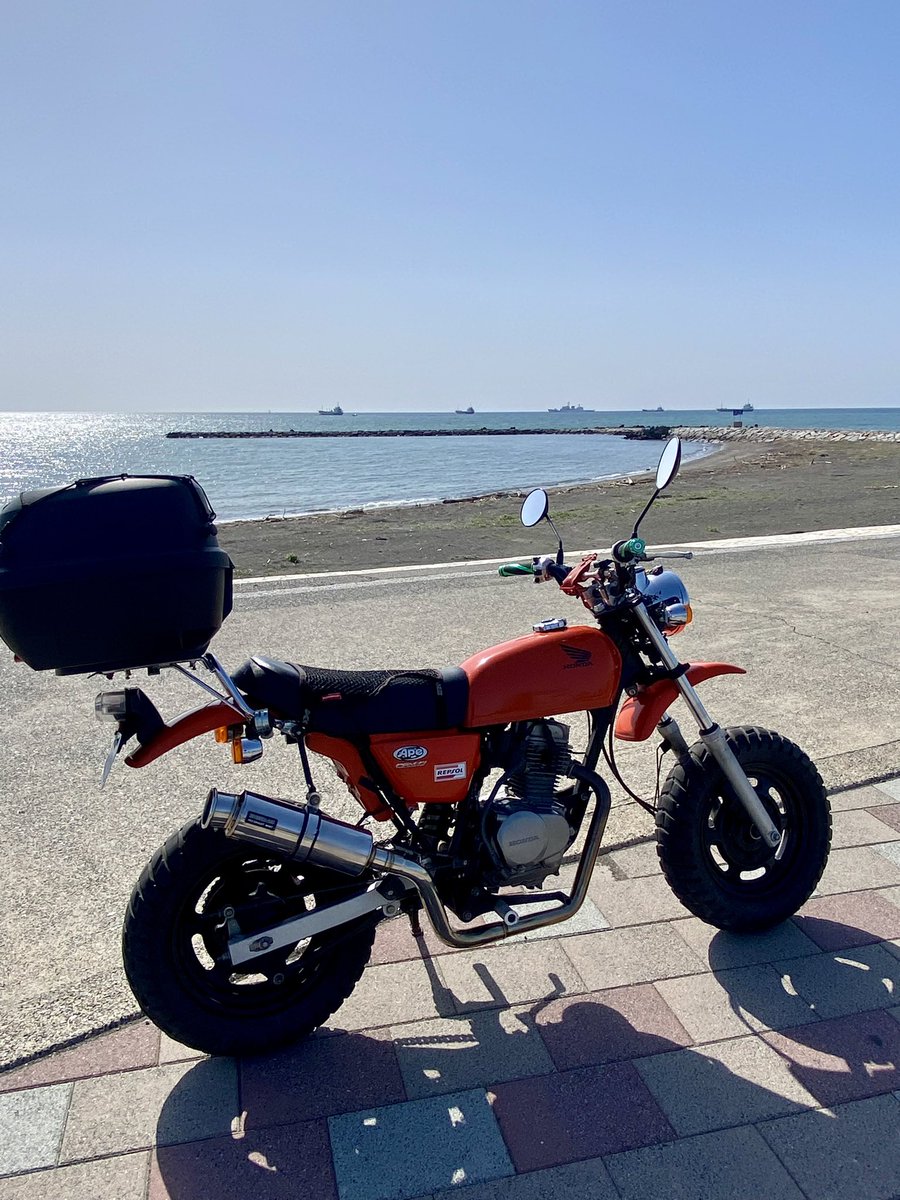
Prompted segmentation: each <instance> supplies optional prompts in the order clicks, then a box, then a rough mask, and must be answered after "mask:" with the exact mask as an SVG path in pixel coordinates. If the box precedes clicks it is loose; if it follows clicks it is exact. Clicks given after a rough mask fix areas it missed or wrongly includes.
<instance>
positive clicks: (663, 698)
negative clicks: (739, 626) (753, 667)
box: [615, 662, 747, 742]
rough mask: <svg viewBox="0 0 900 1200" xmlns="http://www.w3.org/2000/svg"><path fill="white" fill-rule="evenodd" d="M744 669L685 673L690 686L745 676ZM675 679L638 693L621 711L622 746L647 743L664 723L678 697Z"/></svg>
mask: <svg viewBox="0 0 900 1200" xmlns="http://www.w3.org/2000/svg"><path fill="white" fill-rule="evenodd" d="M746 673H747V672H746V671H745V670H744V668H743V667H734V666H732V665H731V663H717V662H712V663H692V664H691V666H689V667H688V669H687V671H686V672H685V674H686V676H687V680H688V683H693V684H696V683H702V682H703V681H704V679H712V678H714V677H715V676H716V675H746ZM679 694H680V693H679V691H678V684H677V683H676V682H675V680H674V679H658V680H657V681H656V683H651V684H650V685H649V686H648V687H642V688H639V689H638V693H637V695H636V696H630V697H629V698H628V699H627V700H626V701H625V703H624V704H623V705H622V707H621V708H620V709H619V713H618V716H617V717H616V725H615V734H616V737H617V738H618V739H619V741H621V742H644V741H646V740H647V738H648V737H650V735H651V734H652V733H653V730H654V729H655V728H656V726H657V725H658V724H659V722H660V721H661V720H662V717H663V714H664V713H665V711H666V709H667V708H668V707H669V706H670V705H671V704H672V702H673V701H674V700H677V699H678V696H679Z"/></svg>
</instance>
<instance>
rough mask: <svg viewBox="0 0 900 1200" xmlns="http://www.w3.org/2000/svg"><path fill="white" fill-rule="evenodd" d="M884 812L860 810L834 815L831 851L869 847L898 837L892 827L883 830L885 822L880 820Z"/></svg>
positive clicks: (899, 835) (886, 807) (888, 809)
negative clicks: (851, 847)
mask: <svg viewBox="0 0 900 1200" xmlns="http://www.w3.org/2000/svg"><path fill="white" fill-rule="evenodd" d="M885 810H887V811H890V806H889V805H886V806H885ZM885 810H879V809H876V810H875V811H874V812H868V811H867V810H866V809H864V808H861V809H855V810H854V811H852V812H839V813H835V814H834V816H833V818H832V833H831V848H832V850H843V849H845V848H846V847H847V846H871V845H873V844H874V843H875V842H889V841H892V840H893V839H894V838H896V837H900V834H898V833H897V832H896V830H894V829H893V828H892V827H890V826H888V827H887V828H885V822H884V821H883V820H881V819H880V817H881V813H882V812H883V811H885Z"/></svg>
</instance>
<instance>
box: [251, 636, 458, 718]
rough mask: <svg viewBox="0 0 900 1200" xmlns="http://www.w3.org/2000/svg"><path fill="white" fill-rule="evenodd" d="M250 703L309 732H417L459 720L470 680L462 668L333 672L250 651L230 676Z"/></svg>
mask: <svg viewBox="0 0 900 1200" xmlns="http://www.w3.org/2000/svg"><path fill="white" fill-rule="evenodd" d="M232 678H233V679H234V682H235V683H236V684H237V686H238V688H240V690H241V692H243V694H244V695H245V696H246V697H247V700H248V702H249V703H250V704H251V705H253V706H254V707H256V708H268V709H270V710H271V711H272V712H273V713H274V714H275V715H276V716H278V717H281V718H283V719H286V720H295V721H301V720H306V721H307V726H306V727H307V729H308V731H309V732H310V733H326V734H330V735H331V736H332V737H349V738H353V737H359V736H363V735H366V734H370V733H415V732H422V731H424V730H427V729H455V728H458V727H459V726H460V725H462V724H463V722H464V720H465V716H466V708H467V705H468V700H469V680H468V677H467V676H466V673H465V672H464V671H463V670H462V669H461V668H460V667H449V668H447V669H446V670H442V671H336V670H332V669H331V668H326V667H305V666H300V665H299V664H297V663H287V662H281V661H280V660H279V659H275V658H262V657H260V656H254V657H253V658H251V659H249V660H248V661H247V662H245V663H244V664H243V665H242V666H241V667H239V668H238V670H237V671H235V673H234V675H233V676H232Z"/></svg>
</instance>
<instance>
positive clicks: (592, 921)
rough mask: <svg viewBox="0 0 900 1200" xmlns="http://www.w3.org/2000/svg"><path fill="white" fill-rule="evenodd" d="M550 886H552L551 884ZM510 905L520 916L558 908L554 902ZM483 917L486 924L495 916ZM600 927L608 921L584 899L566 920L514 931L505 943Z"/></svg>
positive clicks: (593, 931) (511, 944)
mask: <svg viewBox="0 0 900 1200" xmlns="http://www.w3.org/2000/svg"><path fill="white" fill-rule="evenodd" d="M550 886H551V887H552V886H553V884H550ZM560 886H561V885H559V884H557V885H556V886H555V887H554V890H560ZM570 894H571V893H570ZM512 907H513V908H514V909H515V910H516V912H518V913H519V915H520V916H523V917H524V916H526V915H527V914H528V913H536V912H542V911H543V910H544V909H546V908H558V907H559V906H558V904H556V903H555V902H554V903H552V904H514V905H513V906H512ZM484 919H485V922H486V923H487V924H490V923H491V921H496V919H497V918H496V916H494V914H491V915H490V916H488V917H485V918H484ZM601 929H609V921H607V919H606V917H605V916H604V915H603V913H602V912H600V910H599V909H598V908H597V906H596V904H594V902H593V900H585V901H584V902H583V904H582V905H581V908H579V910H578V912H577V913H576V914H575V916H574V917H569V919H568V920H567V921H561V922H560V923H559V924H558V925H545V926H544V927H543V929H533V930H532V931H531V932H530V933H514V934H512V936H511V937H509V938H506V939H505V942H506V945H510V946H521V945H523V944H524V943H527V942H544V941H546V940H547V939H548V938H560V937H571V936H572V934H573V933H596V932H597V931H598V930H601Z"/></svg>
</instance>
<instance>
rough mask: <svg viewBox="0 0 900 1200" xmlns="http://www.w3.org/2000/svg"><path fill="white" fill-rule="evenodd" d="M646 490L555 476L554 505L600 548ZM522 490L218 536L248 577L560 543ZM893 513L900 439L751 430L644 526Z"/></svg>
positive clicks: (649, 530) (738, 527)
mask: <svg viewBox="0 0 900 1200" xmlns="http://www.w3.org/2000/svg"><path fill="white" fill-rule="evenodd" d="M748 432H749V431H748ZM461 452H463V453H464V448H463V449H461ZM485 484H486V486H489V481H488V480H486V481H485ZM650 490H651V484H650V482H649V480H648V479H647V478H643V479H642V478H641V477H639V476H634V477H631V478H630V479H624V480H623V479H619V480H606V481H603V482H601V483H595V484H585V485H580V486H577V487H565V488H553V487H548V491H549V492H550V497H551V500H550V504H551V508H550V511H551V514H552V515H553V517H554V519H555V520H556V523H557V526H558V528H559V529H560V532H561V533H562V535H563V538H564V541H565V544H566V546H567V547H569V548H571V549H573V550H574V549H584V548H593V547H597V548H603V547H607V546H609V545H610V543H611V542H613V541H615V540H616V539H617V538H619V537H627V536H628V534H629V533H630V532H631V526H632V524H633V522H634V519H635V517H636V516H637V514H638V513H639V512H640V510H641V508H642V507H643V505H644V503H645V502H646V500H647V499H648V498H649V495H650ZM520 498H521V493H510V492H507V493H502V494H496V493H495V494H491V495H485V496H483V497H480V498H477V499H473V500H462V501H445V502H444V503H441V504H423V505H413V506H398V507H395V508H378V509H369V510H352V511H348V512H344V513H327V514H321V515H316V516H308V517H288V518H282V519H277V518H276V519H272V518H269V519H267V520H262V521H239V522H234V523H231V524H225V525H223V526H222V527H221V529H220V535H219V540H220V543H221V545H222V546H223V547H224V548H225V549H226V550H227V551H228V552H229V554H230V555H231V556H232V558H233V560H234V563H235V567H236V572H237V574H238V576H242V577H248V576H259V575H280V574H292V573H298V574H301V573H304V572H313V573H315V572H321V571H336V570H348V569H353V568H364V567H385V566H396V565H411V564H419V563H429V562H453V561H457V560H459V561H461V560H465V559H479V558H502V557H505V556H508V557H510V558H518V557H523V556H524V557H527V556H530V555H531V554H535V553H541V552H547V551H549V550H552V548H553V547H552V545H551V544H550V543H551V541H552V535H551V534H550V531H549V529H548V530H546V534H545V533H543V532H538V533H536V532H535V531H534V530H526V529H523V528H522V526H521V525H520V523H519V504H520ZM897 523H900V443H897V442H879V441H875V440H863V441H856V442H851V441H840V440H835V438H834V437H829V438H825V437H823V438H822V439H821V440H810V439H802V440H801V439H799V438H796V439H793V438H792V439H785V440H778V441H774V442H760V441H754V440H750V439H749V438H748V440H738V441H733V442H728V443H726V444H724V445H722V446H721V448H719V449H717V450H716V452H715V453H714V454H712V455H709V456H708V457H705V458H702V459H699V460H696V461H694V462H691V463H688V464H687V465H686V466H685V467H684V468H683V469H682V472H681V474H680V476H679V478H678V479H677V481H676V482H675V484H674V485H673V487H672V488H671V489H670V490H669V491H668V492H667V493H666V494H665V495H664V496H662V497H661V498H660V500H659V501H658V502H657V504H656V506H655V507H654V508H653V510H652V511H651V514H650V515H649V516H648V518H647V520H646V522H645V523H644V525H643V526H642V527H641V532H642V534H643V535H644V536H645V537H646V539H647V541H648V542H649V543H650V544H651V545H652V544H653V543H654V542H657V543H671V542H678V541H679V540H690V541H702V540H707V539H714V538H719V537H740V536H751V535H757V534H770V533H801V532H808V531H810V530H815V529H833V528H844V527H848V526H849V527H852V526H862V525H887V524H897Z"/></svg>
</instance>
